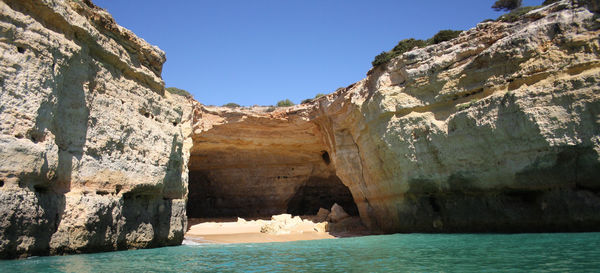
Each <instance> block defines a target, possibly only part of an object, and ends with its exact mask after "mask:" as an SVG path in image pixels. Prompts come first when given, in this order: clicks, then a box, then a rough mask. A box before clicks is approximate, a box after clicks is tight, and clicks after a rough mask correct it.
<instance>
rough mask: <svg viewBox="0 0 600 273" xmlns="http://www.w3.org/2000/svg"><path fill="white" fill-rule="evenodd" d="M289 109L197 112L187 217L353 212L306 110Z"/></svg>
mask: <svg viewBox="0 0 600 273" xmlns="http://www.w3.org/2000/svg"><path fill="white" fill-rule="evenodd" d="M287 110H289V111H286V109H285V108H282V109H278V110H276V111H274V112H265V111H264V109H262V108H256V109H239V108H238V109H230V108H225V107H206V106H202V105H199V104H197V105H196V108H195V121H196V122H195V124H194V133H193V143H194V144H193V147H192V149H191V157H190V165H189V167H190V188H189V191H190V194H189V200H190V202H188V208H187V212H188V215H190V216H191V217H219V216H220V217H223V216H228V217H237V216H240V217H256V216H270V215H274V214H281V213H292V214H294V215H314V214H316V213H317V211H318V209H319V208H320V207H330V206H331V205H332V204H333V203H334V202H338V203H340V204H343V205H344V206H346V207H348V208H349V210H350V209H351V208H352V207H353V201H352V195H351V194H350V191H349V190H348V188H347V187H346V186H344V184H343V183H342V182H341V181H340V180H339V179H338V177H337V176H336V175H335V170H334V168H333V165H332V164H330V163H331V162H330V158H329V154H328V152H327V151H328V148H327V145H326V143H325V142H324V138H323V137H322V136H321V132H320V130H319V127H318V125H317V124H316V123H314V122H311V118H310V117H309V116H308V112H307V111H305V109H300V110H299V111H294V110H293V108H292V109H287ZM284 111H286V112H284ZM353 212H354V214H358V211H357V209H356V206H354V211H353Z"/></svg>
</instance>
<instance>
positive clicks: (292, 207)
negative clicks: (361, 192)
mask: <svg viewBox="0 0 600 273" xmlns="http://www.w3.org/2000/svg"><path fill="white" fill-rule="evenodd" d="M334 203H337V204H338V205H340V206H342V207H343V208H344V210H345V211H346V212H347V213H348V214H350V215H352V216H357V215H358V208H357V207H356V203H354V199H353V198H352V194H351V193H350V189H348V187H346V185H344V184H343V183H342V181H341V180H340V179H339V178H338V177H337V176H336V175H332V176H330V177H327V178H322V177H311V178H309V179H308V181H307V182H306V184H304V185H302V186H300V188H298V190H297V191H296V193H295V194H294V196H293V197H292V199H290V201H289V202H288V206H287V213H289V214H292V215H315V214H317V212H318V211H319V208H324V209H328V210H330V209H331V206H333V204H334Z"/></svg>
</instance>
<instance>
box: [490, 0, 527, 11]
mask: <svg viewBox="0 0 600 273" xmlns="http://www.w3.org/2000/svg"><path fill="white" fill-rule="evenodd" d="M520 6H521V0H497V1H496V2H495V3H494V5H492V9H493V10H495V11H503V10H504V11H509V10H514V9H516V8H518V7H520Z"/></svg>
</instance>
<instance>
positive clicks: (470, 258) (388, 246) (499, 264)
mask: <svg viewBox="0 0 600 273" xmlns="http://www.w3.org/2000/svg"><path fill="white" fill-rule="evenodd" d="M23 271H30V272H132V271H138V272H148V271H150V272H152V271H154V272H165V271H171V272H199V271H206V272H215V271H219V272H223V271H227V272H231V271H237V272H264V271H268V272H273V271H284V272H406V271H411V272H415V271H417V272H422V271H427V272H431V271H446V272H480V271H489V272H499V271H511V272H515V271H523V272H531V271H536V272H565V271H577V272H582V271H583V272H593V271H596V272H598V271H600V233H554V234H547V233H546V234H510V235H503V234H395V235H381V236H366V237H357V238H345V239H331V240H319V241H300V242H290V243H265V244H229V245H198V246H178V247H165V248H157V249H144V250H130V251H119V252H110V253H98V254H84V255H70V256H56V257H34V258H30V259H26V260H13V261H0V272H23Z"/></svg>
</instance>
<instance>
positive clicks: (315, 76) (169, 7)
mask: <svg viewBox="0 0 600 273" xmlns="http://www.w3.org/2000/svg"><path fill="white" fill-rule="evenodd" d="M493 2H494V1H493V0H489V1H488V0H454V1H443V0H420V1H406V0H404V1H402V0H395V1H386V0H374V1H354V0H302V1H301V0H252V1H248V0H239V1H233V0H221V1H185V0H171V1H164V0H162V1H158V0H144V1H141V0H127V1H118V0H94V3H95V4H96V5H98V6H100V7H102V8H105V9H107V10H108V11H109V12H110V13H111V14H112V15H113V17H114V18H115V20H116V21H117V23H119V24H120V25H122V26H124V27H126V28H128V29H131V30H132V31H133V32H135V33H136V34H137V35H138V36H140V37H142V38H144V39H145V40H146V41H148V42H149V43H151V44H153V45H157V46H158V47H160V48H161V49H162V50H164V51H165V52H166V53H167V62H166V63H165V65H164V67H163V74H162V76H163V79H164V80H165V83H166V85H167V86H168V87H170V86H174V87H178V88H182V89H185V90H188V91H189V92H190V93H192V94H193V95H194V97H195V98H196V100H198V101H200V102H201V103H204V104H207V105H222V104H225V103H228V102H235V103H238V104H240V105H254V104H258V105H273V104H275V103H277V101H279V100H282V99H286V98H288V99H291V100H292V101H293V102H295V103H299V102H300V101H301V100H303V99H306V98H312V97H314V95H315V94H317V93H331V92H333V91H335V89H337V88H338V87H343V86H347V85H349V84H352V83H354V82H356V81H359V80H361V79H362V78H364V77H365V75H366V73H367V71H368V70H369V69H370V68H371V61H372V60H373V57H374V56H376V55H377V54H379V53H380V52H381V51H384V50H389V49H391V48H393V47H394V46H395V45H396V43H397V42H398V41H399V40H402V39H405V38H410V37H414V38H419V39H427V38H429V37H431V36H433V35H434V34H435V33H437V32H438V31H439V30H442V29H460V30H465V29H469V28H472V27H474V26H475V25H476V24H477V23H478V22H481V21H483V20H484V19H488V18H491V19H495V18H497V17H498V16H500V15H501V14H502V13H501V12H494V11H493V10H492V9H491V8H490V7H491V6H492V4H493ZM541 2H542V0H538V1H534V0H524V1H523V5H539V4H540V3H541Z"/></svg>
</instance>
